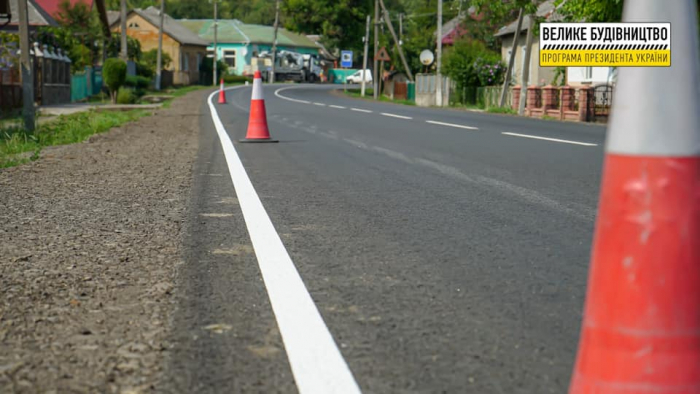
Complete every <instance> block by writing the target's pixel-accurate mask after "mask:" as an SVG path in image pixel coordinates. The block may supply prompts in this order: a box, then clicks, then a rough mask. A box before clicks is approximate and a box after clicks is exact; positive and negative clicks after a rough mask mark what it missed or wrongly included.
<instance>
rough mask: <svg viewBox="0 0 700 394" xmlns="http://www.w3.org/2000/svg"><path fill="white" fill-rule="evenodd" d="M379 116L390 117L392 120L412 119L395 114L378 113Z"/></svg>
mask: <svg viewBox="0 0 700 394" xmlns="http://www.w3.org/2000/svg"><path fill="white" fill-rule="evenodd" d="M380 114H382V115H384V116H391V117H392V118H399V119H413V118H412V117H410V116H403V115H396V114H390V113H388V112H380Z"/></svg>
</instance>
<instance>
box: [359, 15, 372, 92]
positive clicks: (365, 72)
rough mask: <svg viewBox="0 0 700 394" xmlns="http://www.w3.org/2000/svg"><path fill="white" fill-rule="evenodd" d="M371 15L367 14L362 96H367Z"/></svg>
mask: <svg viewBox="0 0 700 394" xmlns="http://www.w3.org/2000/svg"><path fill="white" fill-rule="evenodd" d="M370 19H371V17H370V16H369V15H367V27H366V28H365V39H364V41H365V52H364V54H363V55H362V89H361V90H362V92H361V93H360V94H361V95H362V97H365V78H367V50H368V48H369V20H370Z"/></svg>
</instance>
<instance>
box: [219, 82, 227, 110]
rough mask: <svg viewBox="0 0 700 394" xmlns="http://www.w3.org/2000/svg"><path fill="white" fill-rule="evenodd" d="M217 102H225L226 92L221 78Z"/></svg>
mask: <svg viewBox="0 0 700 394" xmlns="http://www.w3.org/2000/svg"><path fill="white" fill-rule="evenodd" d="M219 104H226V92H225V91H224V79H223V78H221V85H220V87H219Z"/></svg>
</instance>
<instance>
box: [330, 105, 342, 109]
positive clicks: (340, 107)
mask: <svg viewBox="0 0 700 394" xmlns="http://www.w3.org/2000/svg"><path fill="white" fill-rule="evenodd" d="M329 107H331V108H338V109H345V107H343V106H342V105H329Z"/></svg>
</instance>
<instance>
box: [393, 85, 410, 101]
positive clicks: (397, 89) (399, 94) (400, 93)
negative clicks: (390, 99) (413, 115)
mask: <svg viewBox="0 0 700 394" xmlns="http://www.w3.org/2000/svg"><path fill="white" fill-rule="evenodd" d="M407 98H408V86H407V85H406V82H394V99H395V100H406V99H407Z"/></svg>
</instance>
